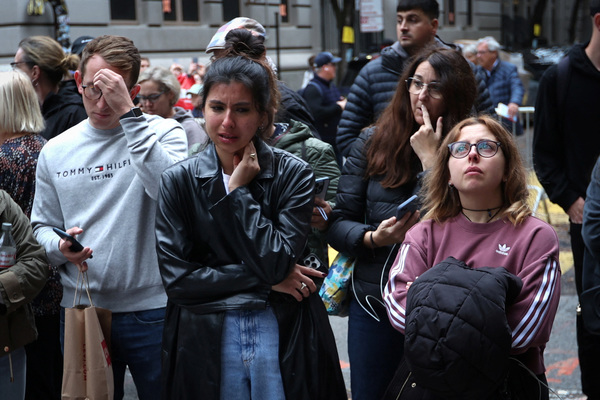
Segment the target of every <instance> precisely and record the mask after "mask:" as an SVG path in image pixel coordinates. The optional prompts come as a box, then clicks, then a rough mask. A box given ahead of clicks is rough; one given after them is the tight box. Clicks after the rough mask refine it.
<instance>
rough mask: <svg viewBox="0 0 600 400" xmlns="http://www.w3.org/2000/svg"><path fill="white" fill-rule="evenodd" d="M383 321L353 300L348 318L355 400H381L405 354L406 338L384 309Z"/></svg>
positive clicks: (381, 316) (380, 313) (382, 311)
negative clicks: (377, 319)
mask: <svg viewBox="0 0 600 400" xmlns="http://www.w3.org/2000/svg"><path fill="white" fill-rule="evenodd" d="M379 317H380V319H381V321H380V322H377V321H376V320H375V319H374V318H373V317H371V316H370V315H369V314H367V313H366V312H365V311H364V310H363V309H362V308H361V307H360V305H359V304H358V302H357V301H356V299H355V298H354V297H352V299H351V300H350V311H349V315H348V356H349V358H350V381H351V382H350V385H351V389H352V400H371V399H380V398H381V397H382V396H383V393H384V392H385V389H386V388H387V386H388V385H389V383H390V381H391V380H392V378H393V377H394V373H395V372H396V369H397V368H398V366H399V365H400V361H401V359H402V355H403V354H404V335H403V334H401V333H400V332H398V331H397V330H395V329H394V328H393V327H392V325H391V324H390V322H389V320H388V319H387V315H386V314H385V311H384V310H381V311H380V312H379Z"/></svg>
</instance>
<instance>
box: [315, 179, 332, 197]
mask: <svg viewBox="0 0 600 400" xmlns="http://www.w3.org/2000/svg"><path fill="white" fill-rule="evenodd" d="M327 189H329V177H328V176H325V177H323V178H319V179H316V180H315V197H318V198H320V199H321V200H325V196H327Z"/></svg>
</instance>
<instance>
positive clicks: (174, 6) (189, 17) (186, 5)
mask: <svg viewBox="0 0 600 400" xmlns="http://www.w3.org/2000/svg"><path fill="white" fill-rule="evenodd" d="M198 1H199V0H171V9H170V10H167V9H165V7H164V4H163V18H164V20H165V21H173V22H177V21H181V22H198V21H199V20H200V13H199V10H200V8H199V6H198ZM167 11H169V12H167Z"/></svg>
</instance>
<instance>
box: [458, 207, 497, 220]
mask: <svg viewBox="0 0 600 400" xmlns="http://www.w3.org/2000/svg"><path fill="white" fill-rule="evenodd" d="M501 209H502V206H499V207H492V208H485V209H483V210H475V209H472V208H466V207H462V209H461V210H460V213H461V214H462V215H464V216H465V218H466V219H468V220H469V222H473V221H471V218H469V217H468V216H467V214H465V213H464V211H463V210H467V211H473V212H484V211H487V213H488V216H489V217H490V219H488V220H487V221H486V224H487V223H488V222H490V221H491V220H493V219H494V218H495V217H496V215H498V213H499V212H500V210H501ZM492 210H496V212H495V213H494V214H492Z"/></svg>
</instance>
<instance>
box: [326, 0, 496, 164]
mask: <svg viewBox="0 0 600 400" xmlns="http://www.w3.org/2000/svg"><path fill="white" fill-rule="evenodd" d="M396 12H397V14H396V17H397V24H396V33H397V35H398V41H397V42H395V43H394V44H393V45H391V46H389V47H386V48H385V49H383V50H382V51H381V56H380V57H378V58H376V59H375V60H373V61H371V62H369V63H368V64H367V65H365V66H364V67H363V69H361V71H360V73H359V74H358V76H357V77H356V79H355V81H354V84H353V85H352V87H351V88H350V93H349V94H348V103H347V104H346V108H345V109H344V112H343V113H342V119H341V121H340V124H339V128H338V133H337V140H336V141H337V149H338V151H340V152H341V153H342V154H343V155H344V156H347V155H348V153H349V152H350V148H351V147H352V143H354V140H355V139H356V138H357V137H358V135H359V134H360V131H361V130H362V129H363V128H365V127H367V126H369V125H370V124H372V123H373V122H375V120H376V119H377V117H378V116H379V114H381V112H382V111H383V109H384V108H385V107H386V106H387V105H388V103H389V101H390V100H391V98H392V96H393V94H394V91H395V90H396V86H397V85H398V79H399V78H400V75H401V74H402V72H403V71H404V66H405V64H406V61H407V60H408V59H409V58H410V57H412V56H413V55H415V54H417V53H418V52H419V51H421V50H422V49H423V48H425V47H426V46H429V45H432V46H443V47H451V45H448V44H446V43H444V42H443V41H441V40H440V39H439V38H438V37H437V36H436V33H437V28H438V16H439V5H438V2H437V1H436V0H400V1H399V2H398V7H397V8H396ZM470 65H471V68H472V69H473V72H474V73H475V78H476V80H477V89H478V98H477V104H476V108H477V111H478V112H488V113H493V108H494V107H493V104H492V101H491V99H490V95H489V93H488V91H487V86H486V84H485V81H486V76H485V73H484V72H483V70H481V68H479V67H477V66H476V65H474V64H472V63H470Z"/></svg>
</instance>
